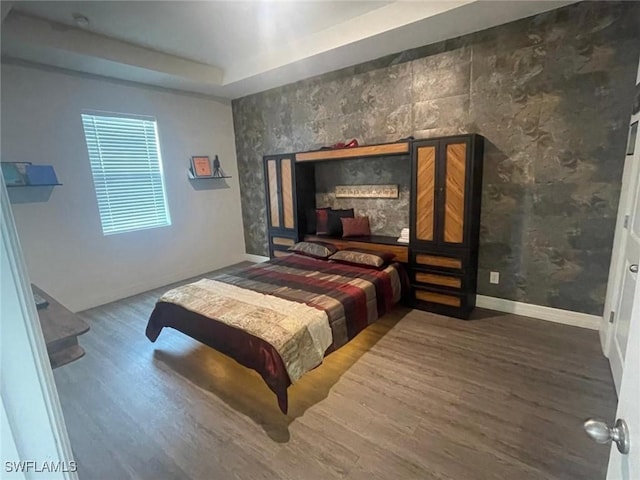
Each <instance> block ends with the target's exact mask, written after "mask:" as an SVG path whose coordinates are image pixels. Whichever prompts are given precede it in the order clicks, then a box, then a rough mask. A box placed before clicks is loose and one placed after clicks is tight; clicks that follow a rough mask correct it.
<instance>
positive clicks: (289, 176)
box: [265, 156, 295, 233]
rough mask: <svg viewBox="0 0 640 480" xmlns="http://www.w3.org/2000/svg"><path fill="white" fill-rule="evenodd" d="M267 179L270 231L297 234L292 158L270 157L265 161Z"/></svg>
mask: <svg viewBox="0 0 640 480" xmlns="http://www.w3.org/2000/svg"><path fill="white" fill-rule="evenodd" d="M265 177H266V190H267V191H266V194H267V217H268V224H269V229H270V230H278V231H283V230H289V231H291V232H292V233H293V232H295V200H294V186H293V185H294V184H293V182H294V174H293V160H292V157H291V156H286V157H268V158H267V159H266V160H265Z"/></svg>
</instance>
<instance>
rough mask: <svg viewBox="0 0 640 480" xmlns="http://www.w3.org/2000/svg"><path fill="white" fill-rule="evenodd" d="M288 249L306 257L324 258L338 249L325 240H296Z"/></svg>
mask: <svg viewBox="0 0 640 480" xmlns="http://www.w3.org/2000/svg"><path fill="white" fill-rule="evenodd" d="M289 251H290V252H293V253H299V254H300V255H305V256H307V257H313V258H320V259H324V260H326V259H327V258H329V257H330V256H331V255H333V254H334V253H336V252H337V251H338V249H337V248H336V247H335V246H334V245H331V244H330V243H325V242H298V243H296V244H295V245H294V246H293V247H289Z"/></svg>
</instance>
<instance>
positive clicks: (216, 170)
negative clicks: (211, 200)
mask: <svg viewBox="0 0 640 480" xmlns="http://www.w3.org/2000/svg"><path fill="white" fill-rule="evenodd" d="M213 176H214V177H224V176H225V175H224V172H223V171H222V168H220V160H218V155H216V158H214V159H213Z"/></svg>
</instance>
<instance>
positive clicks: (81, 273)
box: [0, 64, 245, 311]
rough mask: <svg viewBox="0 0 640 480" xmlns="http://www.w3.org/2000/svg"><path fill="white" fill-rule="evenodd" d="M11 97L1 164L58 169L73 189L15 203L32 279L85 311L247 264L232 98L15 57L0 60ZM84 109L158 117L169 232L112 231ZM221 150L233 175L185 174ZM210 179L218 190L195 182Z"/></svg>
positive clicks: (4, 106) (5, 108)
mask: <svg viewBox="0 0 640 480" xmlns="http://www.w3.org/2000/svg"><path fill="white" fill-rule="evenodd" d="M1 93H2V102H1V114H2V135H1V140H2V143H1V150H0V152H1V159H2V161H31V162H33V163H42V164H52V165H54V167H55V170H56V173H57V176H58V179H59V181H60V182H61V183H63V184H64V185H63V186H61V187H56V188H55V189H54V190H53V193H52V195H51V197H50V199H49V200H48V201H47V202H40V203H14V204H13V213H14V216H15V220H16V224H17V228H18V234H19V236H20V241H21V244H22V248H23V251H24V254H25V258H26V261H27V264H28V268H29V274H30V277H31V281H32V282H33V283H35V284H36V285H38V286H39V287H40V288H42V289H43V290H45V291H46V292H47V293H49V294H50V295H52V296H53V297H54V298H56V299H57V300H59V301H60V302H61V303H63V304H64V305H66V306H67V307H68V308H70V309H71V310H74V311H78V310H82V309H85V308H89V307H92V306H96V305H99V304H102V303H106V302H109V301H112V300H117V299H120V298H123V297H126V296H129V295H133V294H136V293H139V292H142V291H145V290H149V289H151V288H155V287H159V286H162V285H166V284H167V283H170V282H173V281H177V280H181V279H184V278H187V277H190V276H195V275H198V274H201V273H204V272H208V271H211V270H213V269H216V268H219V267H223V266H226V265H230V264H232V263H235V262H238V261H241V260H243V259H244V251H245V247H244V237H243V233H242V217H241V211H240V192H239V186H238V171H237V162H236V156H235V144H234V132H233V120H232V114H231V106H230V105H229V104H226V103H221V102H219V101H216V100H213V99H208V98H203V97H196V96H193V95H188V94H179V93H172V92H167V91H159V90H154V89H147V88H143V87H138V86H135V85H126V84H122V83H113V82H109V81H106V80H102V79H96V78H88V77H81V76H76V75H69V74H66V73H64V72H58V71H51V70H42V69H37V68H33V67H30V66H24V65H13V64H3V65H2V89H1ZM83 109H90V110H103V111H112V112H119V113H133V114H141V115H152V116H155V117H156V119H157V121H158V134H159V140H160V148H161V153H162V160H163V167H164V174H165V186H166V192H167V200H168V203H169V210H170V213H171V220H172V225H171V226H170V227H163V228H156V229H149V230H141V231H136V232H128V233H123V234H118V235H110V236H104V235H103V234H102V228H101V226H100V219H99V216H98V206H97V202H96V197H95V192H94V186H93V180H92V176H91V170H90V166H89V159H88V155H87V149H86V145H85V141H84V133H83V129H82V123H81V119H80V114H81V112H82V110H83ZM215 154H218V155H219V158H220V161H221V163H222V168H223V169H224V171H225V173H226V174H227V175H231V176H233V178H231V179H227V180H200V181H189V180H188V179H187V173H186V171H187V168H188V163H189V158H190V157H191V156H192V155H209V156H211V157H213V155H215ZM201 182H208V183H204V184H203V183H201ZM217 182H220V183H217ZM225 182H226V183H225ZM202 185H206V186H210V187H212V188H207V189H197V188H199V187H200V186H202ZM226 185H228V186H229V188H218V187H226Z"/></svg>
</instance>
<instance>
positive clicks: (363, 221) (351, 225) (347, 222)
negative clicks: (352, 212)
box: [340, 217, 371, 238]
mask: <svg viewBox="0 0 640 480" xmlns="http://www.w3.org/2000/svg"><path fill="white" fill-rule="evenodd" d="M340 220H341V221H342V237H343V238H346V237H368V236H369V235H371V229H370V228H369V217H355V218H341V219H340Z"/></svg>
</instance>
